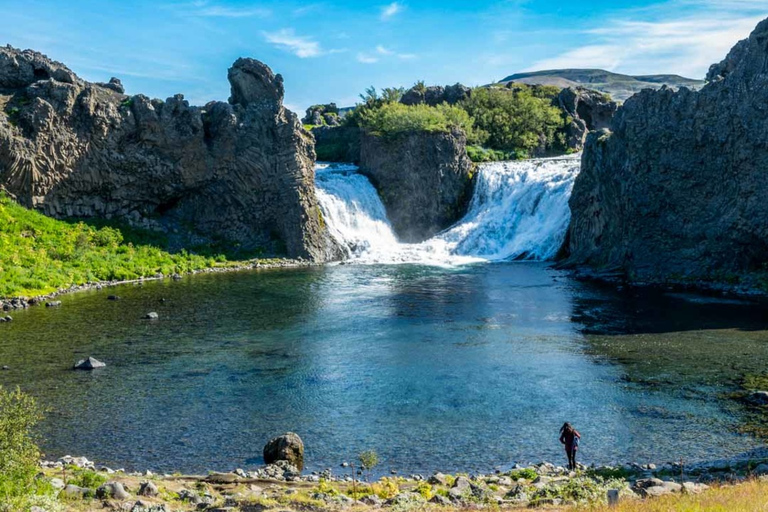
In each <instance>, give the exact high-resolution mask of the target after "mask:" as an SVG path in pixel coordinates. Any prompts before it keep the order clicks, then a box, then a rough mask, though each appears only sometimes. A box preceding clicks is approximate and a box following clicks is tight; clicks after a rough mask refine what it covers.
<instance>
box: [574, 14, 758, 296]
mask: <svg viewBox="0 0 768 512" xmlns="http://www.w3.org/2000/svg"><path fill="white" fill-rule="evenodd" d="M710 79H713V80H714V81H712V82H710V83H709V84H708V85H707V86H706V87H704V88H703V89H702V90H701V91H699V92H694V91H691V90H688V89H685V88H681V89H680V90H679V91H677V92H674V91H672V90H670V89H666V88H663V89H661V90H659V91H643V92H641V93H639V94H637V95H635V96H633V97H632V98H630V99H629V100H627V102H626V103H625V104H624V106H623V107H622V108H620V109H619V110H618V113H617V114H616V116H615V117H614V120H613V122H612V123H611V129H610V131H602V132H599V133H593V134H590V135H589V137H588V140H587V144H586V148H585V151H584V156H583V161H582V171H581V174H580V175H579V177H578V178H577V179H576V182H575V185H574V190H573V195H572V197H571V200H570V207H571V211H572V220H571V225H570V231H569V240H570V243H569V251H570V256H569V258H568V260H567V262H568V263H570V264H575V265H588V266H590V267H592V268H596V269H598V270H601V271H615V272H618V273H620V274H623V275H624V276H625V277H626V278H627V279H629V280H650V281H664V280H670V279H672V280H678V279H691V278H693V279H714V280H723V279H728V278H730V276H733V275H742V274H746V273H749V272H750V271H753V270H759V269H762V268H763V267H764V265H765V264H766V263H768V201H766V200H765V196H766V193H768V172H766V170H768V115H766V106H768V20H765V21H763V22H761V23H760V24H759V25H758V26H757V28H756V29H755V31H754V32H753V33H752V34H751V35H750V37H749V39H747V40H745V41H742V42H740V43H739V44H737V45H736V46H735V47H734V49H733V50H732V51H731V53H730V54H729V56H728V57H727V58H726V59H725V60H724V61H723V62H722V63H720V64H717V65H715V66H713V67H712V70H711V71H710Z"/></svg>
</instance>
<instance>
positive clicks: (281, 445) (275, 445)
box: [264, 432, 304, 471]
mask: <svg viewBox="0 0 768 512" xmlns="http://www.w3.org/2000/svg"><path fill="white" fill-rule="evenodd" d="M278 461H286V462H288V463H290V464H291V465H293V466H295V467H296V468H297V469H298V470H299V471H301V470H303V469H304V442H303V441H302V440H301V438H300V437H299V435H298V434H294V433H293V432H288V433H286V434H283V435H281V436H278V437H275V438H273V439H270V441H269V442H268V443H267V444H266V445H265V446H264V462H265V463H266V464H273V463H276V462H278Z"/></svg>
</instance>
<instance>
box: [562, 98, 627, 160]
mask: <svg viewBox="0 0 768 512" xmlns="http://www.w3.org/2000/svg"><path fill="white" fill-rule="evenodd" d="M554 103H555V106H557V107H559V108H560V109H562V110H563V112H565V113H566V114H567V115H568V118H569V119H570V120H571V121H570V123H569V124H568V125H567V126H566V127H565V136H566V145H567V146H568V147H569V148H570V149H574V150H576V151H581V150H582V149H583V148H584V143H585V142H586V140H587V134H589V132H592V131H595V130H602V129H603V128H608V127H610V126H611V120H612V119H613V116H614V115H615V114H616V109H618V108H619V105H618V103H616V102H615V101H612V100H611V99H610V98H609V97H607V96H606V95H605V94H603V93H601V92H599V91H593V90H590V89H585V88H583V87H568V88H566V89H563V90H562V91H560V94H558V95H557V99H556V100H555V102H554Z"/></svg>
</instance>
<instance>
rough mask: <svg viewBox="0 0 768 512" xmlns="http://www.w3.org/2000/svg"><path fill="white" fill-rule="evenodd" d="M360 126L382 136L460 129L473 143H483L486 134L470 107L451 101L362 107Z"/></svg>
mask: <svg viewBox="0 0 768 512" xmlns="http://www.w3.org/2000/svg"><path fill="white" fill-rule="evenodd" d="M360 126H361V127H362V128H364V129H365V130H366V131H368V132H369V133H373V134H376V135H381V136H382V137H397V136H398V135H402V134H405V133H413V132H419V131H424V132H446V133H447V132H450V131H452V130H454V129H460V130H463V131H464V133H466V135H467V140H469V141H470V142H471V143H480V142H482V139H483V138H484V134H483V133H482V132H480V131H478V130H476V129H475V123H474V120H473V119H472V118H471V117H470V116H469V114H467V112H466V110H463V109H461V108H459V107H456V106H451V105H447V104H441V105H437V106H436V107H430V106H428V105H424V104H421V105H412V106H407V105H403V104H401V103H385V104H384V105H382V106H381V107H379V108H374V109H365V110H362V111H361V112H360Z"/></svg>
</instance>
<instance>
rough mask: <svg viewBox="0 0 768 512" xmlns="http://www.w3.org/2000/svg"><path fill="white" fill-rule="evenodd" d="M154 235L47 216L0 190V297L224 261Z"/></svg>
mask: <svg viewBox="0 0 768 512" xmlns="http://www.w3.org/2000/svg"><path fill="white" fill-rule="evenodd" d="M166 246H167V245H166V241H165V239H164V237H163V236H162V235H160V234H158V233H153V232H148V231H142V230H135V229H128V228H125V227H120V228H115V227H109V226H106V225H104V226H103V227H99V226H92V225H88V224H85V223H84V222H76V223H72V222H65V221H61V220H56V219H52V218H49V217H46V216H44V215H42V214H40V213H38V212H35V211H32V210H28V209H26V208H23V207H22V206H20V205H18V204H17V203H15V202H14V201H12V200H11V199H10V198H8V197H6V196H3V195H1V194H0V274H2V276H3V279H2V280H1V281H0V297H11V296H17V295H25V296H34V295H40V294H45V293H50V292H52V291H55V290H57V289H59V288H63V287H68V286H71V285H79V284H84V283H93V282H99V281H110V280H129V279H138V278H140V277H148V276H152V275H155V274H157V273H163V274H165V275H169V274H173V273H185V272H190V271H193V270H197V269H203V268H208V267H213V266H216V265H219V264H221V263H222V262H224V261H226V258H225V257H224V256H222V255H214V254H209V255H205V256H203V255H199V254H191V253H188V252H186V251H181V252H179V253H175V254H172V253H170V252H167V251H165V250H163V249H162V248H161V247H166Z"/></svg>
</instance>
